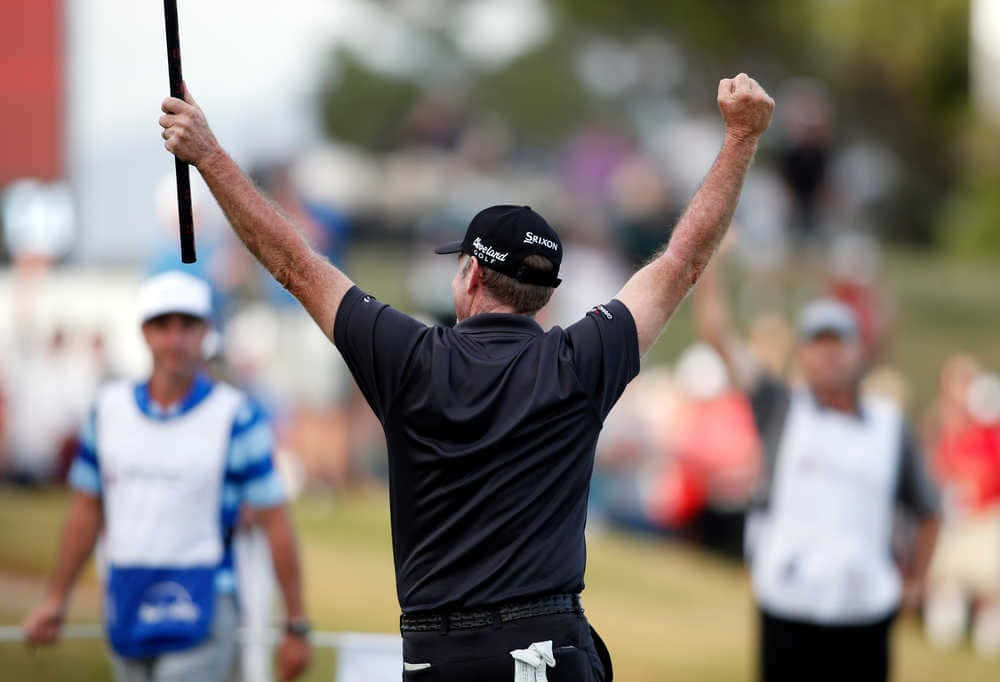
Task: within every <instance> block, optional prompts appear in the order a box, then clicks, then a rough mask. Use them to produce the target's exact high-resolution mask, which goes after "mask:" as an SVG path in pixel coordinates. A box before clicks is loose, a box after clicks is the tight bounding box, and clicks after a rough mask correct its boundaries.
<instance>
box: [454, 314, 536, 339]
mask: <svg viewBox="0 0 1000 682" xmlns="http://www.w3.org/2000/svg"><path fill="white" fill-rule="evenodd" d="M455 329H458V330H459V331H470V332H480V331H487V332H490V331H496V332H505V331H514V332H522V333H527V334H531V335H533V336H536V335H538V334H543V333H544V331H543V330H542V327H541V325H539V324H538V323H537V322H535V319H534V318H533V317H528V316H527V315H518V314H516V313H480V314H479V315H473V316H472V317H468V318H466V319H464V320H462V321H461V322H459V323H458V324H456V325H455Z"/></svg>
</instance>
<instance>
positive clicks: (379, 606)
mask: <svg viewBox="0 0 1000 682" xmlns="http://www.w3.org/2000/svg"><path fill="white" fill-rule="evenodd" d="M65 503H66V496H65V494H64V493H61V492H52V491H50V492H43V493H26V492H21V491H15V490H10V489H5V490H0V623H7V624H12V623H16V622H18V621H19V620H20V619H21V617H22V616H23V614H24V611H25V609H26V608H27V607H28V605H29V604H30V603H32V602H33V601H34V599H36V598H37V597H38V595H39V594H40V591H41V581H40V579H39V578H40V577H41V575H42V574H43V572H44V570H45V568H46V566H47V564H48V562H49V560H50V558H51V556H52V553H53V551H54V545H55V538H56V536H55V531H56V529H58V527H59V525H60V523H61V515H62V512H63V510H64V508H65ZM295 517H296V522H297V525H298V528H299V532H300V534H301V538H302V546H303V553H304V558H305V572H306V580H307V600H308V604H309V607H310V610H311V613H312V617H313V620H314V621H315V623H316V626H317V627H318V628H320V629H330V630H356V631H370V632H392V631H393V630H394V628H395V627H396V625H397V623H398V620H397V618H398V615H397V614H398V612H397V607H396V601H395V592H394V586H393V579H392V551H391V545H390V540H389V526H388V508H387V500H386V496H385V494H384V493H382V492H378V491H374V492H366V493H354V494H350V495H346V496H340V497H336V498H335V497H332V496H329V495H319V494H316V495H311V496H308V497H307V498H305V499H303V500H301V501H300V502H298V503H297V504H296V506H295ZM589 550H590V551H589V555H590V565H589V572H588V589H587V591H586V593H585V595H584V606H585V607H586V609H587V613H588V615H589V616H590V618H591V619H592V621H593V622H594V624H595V625H596V626H597V627H598V629H599V630H600V631H601V633H602V634H603V635H604V637H605V639H606V641H607V642H608V645H609V646H610V648H611V650H612V652H613V653H614V657H615V664H616V669H617V679H619V680H623V681H626V682H628V681H646V680H649V681H653V680H656V681H659V680H675V681H678V682H683V681H687V680H690V681H691V682H715V681H718V682H739V681H741V680H746V681H749V680H751V679H753V675H752V661H753V657H752V646H753V644H752V643H753V636H754V620H753V609H752V605H751V602H750V597H749V593H748V590H747V583H746V579H745V577H744V574H743V571H742V569H740V568H739V567H738V566H735V565H732V564H730V563H727V562H724V561H720V560H717V559H715V558H713V557H710V556H706V555H704V554H702V553H700V552H698V551H695V550H691V549H688V548H685V547H681V546H677V545H675V544H671V543H668V542H665V541H660V540H651V539H638V538H635V537H630V536H624V535H620V534H617V533H611V534H606V535H602V536H600V537H596V538H592V539H591V541H590V543H589ZM4 576H6V578H5V579H4ZM83 588H84V589H83V590H82V592H81V596H80V598H78V599H77V600H75V602H74V609H73V611H72V614H71V617H72V620H74V621H78V622H80V621H82V622H88V621H89V622H93V621H95V620H96V618H97V604H96V598H95V587H94V582H93V577H92V575H91V576H89V577H88V578H86V579H85V581H84V585H83ZM895 639H896V643H897V647H896V662H897V666H896V675H895V679H896V680H899V681H900V682H925V681H926V682H932V681H934V682H938V681H944V680H946V681H948V682H967V681H968V682H972V681H976V682H979V681H981V682H987V681H989V680H994V679H997V676H996V675H997V663H996V662H992V663H987V662H984V661H980V660H978V659H976V658H975V657H974V656H973V655H972V654H971V653H970V652H969V651H967V650H964V649H963V650H961V651H958V652H949V653H942V652H936V651H933V650H931V649H930V648H929V647H928V646H927V645H926V643H925V642H924V640H923V637H922V636H921V634H920V633H919V632H918V630H917V627H916V624H915V623H913V622H912V621H908V620H906V621H903V622H902V623H901V624H900V626H898V627H897V628H896V632H895ZM333 666H334V660H333V655H332V654H331V653H330V652H318V653H317V661H316V666H315V667H314V669H313V670H312V671H311V672H310V674H309V676H308V677H307V678H306V679H308V680H310V681H312V680H324V681H326V682H329V680H331V679H332V675H333V669H334V668H333ZM107 675H108V673H107V668H106V663H105V653H104V649H103V645H101V644H98V643H82V642H70V643H66V644H62V645H60V646H59V647H57V648H54V649H47V650H43V651H38V652H28V651H26V650H25V649H24V648H23V647H22V646H20V645H14V644H0V680H3V681H4V682H6V681H7V680H31V681H33V682H50V681H51V682H56V681H57V680H58V681H63V680H102V679H108V677H107Z"/></svg>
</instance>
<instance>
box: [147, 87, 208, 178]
mask: <svg viewBox="0 0 1000 682" xmlns="http://www.w3.org/2000/svg"><path fill="white" fill-rule="evenodd" d="M160 126H161V127H162V128H163V139H164V140H166V142H165V143H164V146H165V147H166V148H167V151H168V152H170V153H172V154H174V155H175V156H176V157H177V158H179V159H180V160H181V161H186V162H188V163H189V164H191V165H192V166H194V167H196V168H197V167H198V165H199V164H200V163H202V162H203V161H205V160H206V159H208V158H209V157H210V156H212V155H213V154H214V153H216V152H218V151H220V147H219V143H218V142H216V141H215V135H213V134H212V129H211V128H209V127H208V121H206V120H205V114H203V113H202V111H201V108H199V107H198V105H197V103H195V101H194V98H193V97H191V93H190V92H188V89H187V86H185V87H184V99H183V100H181V99H177V98H176V97H168V98H167V99H165V100H163V116H160Z"/></svg>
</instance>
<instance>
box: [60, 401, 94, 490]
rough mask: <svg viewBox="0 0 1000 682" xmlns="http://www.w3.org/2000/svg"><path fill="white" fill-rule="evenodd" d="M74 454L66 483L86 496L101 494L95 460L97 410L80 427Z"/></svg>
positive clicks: (92, 411)
mask: <svg viewBox="0 0 1000 682" xmlns="http://www.w3.org/2000/svg"><path fill="white" fill-rule="evenodd" d="M77 441H78V442H77V446H76V454H75V455H74V457H73V464H72V465H71V466H70V470H69V476H68V481H69V485H70V487H71V488H73V490H76V491H78V492H81V493H87V494H88V495H94V496H99V495H100V494H101V467H100V464H99V463H98V459H97V410H96V408H92V409H91V410H90V414H88V415H87V418H86V419H85V420H84V422H83V424H82V425H81V426H80V433H79V436H78V438H77Z"/></svg>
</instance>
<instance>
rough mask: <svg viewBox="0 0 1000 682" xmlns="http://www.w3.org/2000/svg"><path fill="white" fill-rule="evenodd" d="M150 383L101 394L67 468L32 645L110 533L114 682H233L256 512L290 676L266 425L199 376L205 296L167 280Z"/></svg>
mask: <svg viewBox="0 0 1000 682" xmlns="http://www.w3.org/2000/svg"><path fill="white" fill-rule="evenodd" d="M139 307H140V310H141V317H142V333H143V337H144V338H145V341H146V344H147V345H148V346H149V349H150V351H151V354H152V359H153V371H152V374H151V376H150V378H149V380H148V381H145V382H142V383H133V382H127V381H116V382H110V383H108V384H106V385H105V386H103V387H102V388H101V390H100V391H99V392H98V395H97V398H96V400H95V403H94V407H93V409H92V411H91V414H90V417H89V419H88V420H87V421H86V423H85V424H84V426H83V429H82V432H81V437H80V446H79V450H78V452H77V455H76V458H75V460H74V463H73V467H72V469H71V471H70V485H71V486H72V488H73V489H74V491H75V492H74V497H73V501H72V503H71V508H70V513H69V518H68V520H67V523H66V527H65V530H64V532H63V537H62V541H61V545H60V548H59V556H58V560H57V563H56V567H55V571H54V572H53V576H52V580H51V583H50V586H49V590H48V593H47V596H46V598H45V600H44V601H43V603H42V604H41V605H40V606H39V607H38V608H36V609H35V610H34V611H33V612H32V613H31V614H30V615H29V617H28V619H27V620H26V622H25V634H26V636H27V638H28V640H29V641H32V642H37V643H47V642H51V641H54V640H55V639H57V638H58V635H59V629H60V626H61V624H62V620H63V615H64V613H65V608H66V603H67V601H68V597H69V594H70V591H71V589H72V586H73V584H74V582H75V580H76V577H77V576H78V574H79V571H80V569H81V567H82V566H83V564H84V562H85V561H86V559H87V557H88V556H89V555H90V553H91V551H92V550H93V548H94V545H95V544H96V541H97V539H98V535H99V534H100V533H102V532H103V538H104V544H103V550H104V551H103V562H102V564H103V568H104V570H103V574H104V575H103V586H104V604H103V607H104V608H103V610H104V618H105V623H106V629H107V637H108V641H109V644H110V645H111V649H112V652H113V653H112V668H113V670H114V676H115V680H116V681H117V682H147V681H148V682H166V681H171V682H172V681H175V680H176V681H177V682H181V681H182V680H183V681H184V682H223V681H224V680H228V679H230V675H231V673H232V669H233V666H234V664H235V662H236V658H237V656H236V654H237V646H238V642H237V632H238V624H239V613H238V609H239V600H238V595H237V589H236V587H237V585H236V578H235V566H234V563H233V552H232V543H231V539H232V535H233V532H234V530H235V527H236V524H237V520H238V515H239V512H240V508H241V506H242V505H247V506H249V507H251V508H254V509H255V510H256V511H257V512H258V513H257V518H258V519H259V520H260V524H261V526H262V528H263V529H264V531H265V533H266V535H267V537H268V540H269V542H270V546H271V555H272V560H273V563H274V568H275V574H276V576H277V578H278V582H279V584H280V586H281V591H282V594H283V596H284V601H285V610H286V613H287V615H288V618H289V622H288V628H287V633H286V637H285V639H284V641H283V642H282V644H281V647H280V649H279V666H280V670H281V674H282V677H283V678H285V679H291V678H292V677H295V676H297V675H298V674H299V673H301V672H302V671H303V670H304V669H305V667H306V665H307V664H308V659H309V644H308V641H307V638H306V635H307V634H308V625H307V621H306V619H305V611H304V608H303V605H302V598H301V589H300V578H299V561H298V555H297V550H296V547H295V537H294V533H293V530H292V527H291V524H290V522H289V519H288V516H287V513H286V510H285V491H284V487H283V485H282V482H281V479H280V477H279V476H278V472H277V471H276V470H275V468H274V464H273V461H272V448H273V437H272V433H271V427H270V424H269V421H268V418H267V417H266V416H265V414H264V413H263V411H262V410H261V409H260V408H259V407H258V406H257V405H256V404H255V403H254V402H253V401H252V400H251V399H250V398H249V397H248V396H247V395H246V394H244V393H243V392H242V391H239V390H237V389H236V388H233V387H232V386H229V385H228V384H225V383H223V382H219V381H213V380H212V379H211V378H209V377H208V376H207V375H206V374H204V373H203V371H202V369H201V365H202V343H203V341H204V338H205V335H206V332H207V331H208V328H209V318H210V316H211V292H210V289H209V286H208V285H207V284H206V283H205V282H203V281H201V280H199V279H197V278H195V277H192V276H190V275H188V274H185V273H182V272H176V271H174V272H166V273H163V274H160V275H157V276H156V277H153V278H152V279H150V280H148V281H147V282H146V283H144V284H143V285H142V287H141V288H140V291H139Z"/></svg>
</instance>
